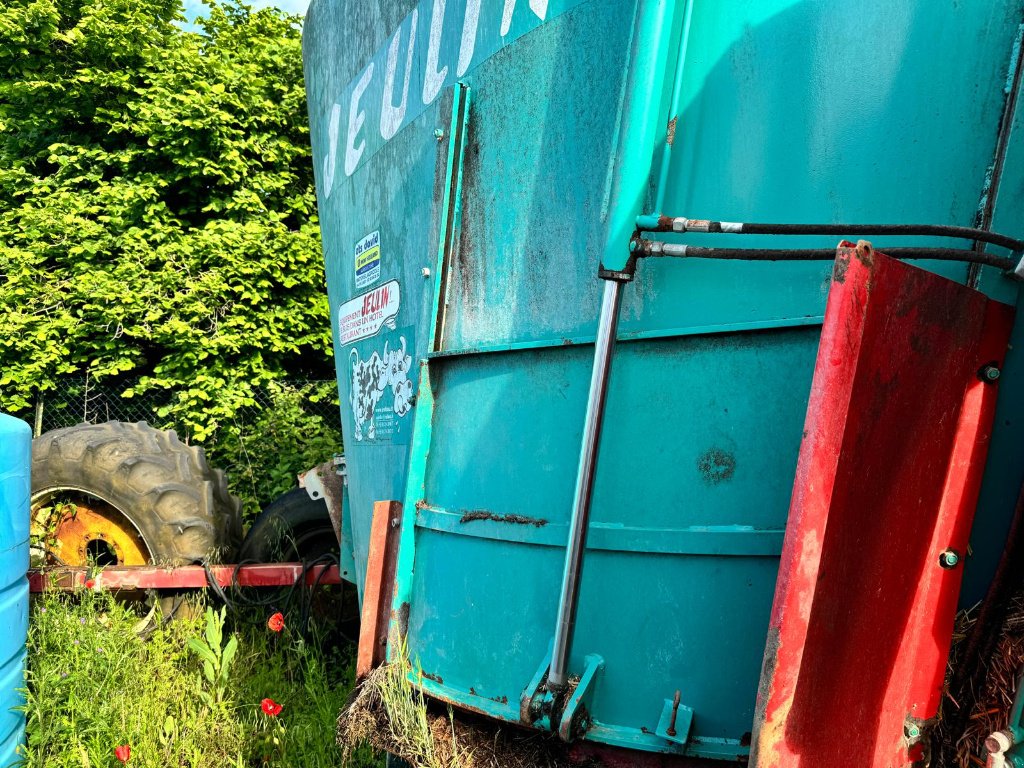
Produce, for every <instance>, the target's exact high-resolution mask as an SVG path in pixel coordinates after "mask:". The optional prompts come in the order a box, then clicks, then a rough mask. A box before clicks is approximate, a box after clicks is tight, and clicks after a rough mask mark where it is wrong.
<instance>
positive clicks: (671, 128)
mask: <svg viewBox="0 0 1024 768" xmlns="http://www.w3.org/2000/svg"><path fill="white" fill-rule="evenodd" d="M678 121H679V118H678V117H673V118H672V119H671V120H669V121H668V136H667V137H666V139H665V140H666V142H667V143H668V145H669V146H670V147H671V146H672V145H673V144H674V143H675V141H676V123H677V122H678Z"/></svg>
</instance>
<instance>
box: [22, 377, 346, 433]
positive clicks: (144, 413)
mask: <svg viewBox="0 0 1024 768" xmlns="http://www.w3.org/2000/svg"><path fill="white" fill-rule="evenodd" d="M334 383H335V382H334V380H333V379H325V380H320V379H289V380H284V381H281V382H279V384H281V385H282V386H285V387H290V388H294V389H304V388H306V387H310V385H312V387H311V388H312V389H313V390H317V389H322V388H324V387H325V385H330V386H332V387H333V386H334ZM125 389H126V387H125V385H124V384H119V385H113V384H108V383H105V382H99V383H97V382H96V381H95V380H92V379H88V378H84V377H83V378H69V379H64V380H62V381H61V382H60V385H59V386H58V388H57V390H56V391H50V392H47V393H46V395H45V396H43V397H41V398H40V399H39V400H37V401H36V407H35V412H34V414H32V415H31V418H33V420H34V427H35V433H36V434H37V435H38V434H41V433H43V432H49V431H50V430H52V429H61V428H63V427H73V426H74V425H76V424H84V423H90V424H97V423H100V422H104V421H128V422H136V421H145V422H147V423H149V424H152V425H153V426H156V427H161V428H173V427H174V425H173V424H171V423H168V420H167V419H166V418H161V417H160V416H159V415H158V413H157V411H158V409H159V408H161V407H163V406H164V405H166V404H167V402H168V401H169V399H170V395H169V394H168V393H166V392H159V391H153V392H147V393H145V394H141V395H135V396H134V397H122V396H121V393H122V392H123V391H124V390H125ZM253 400H254V401H255V403H254V404H253V405H249V406H243V407H241V408H239V409H238V411H236V413H235V420H236V421H237V422H238V423H239V424H247V423H252V422H253V421H255V419H256V418H257V417H258V416H259V415H260V414H261V413H263V412H264V411H266V410H267V409H268V408H271V407H273V405H274V403H273V399H272V397H271V393H270V391H269V390H266V389H258V390H256V391H255V392H253ZM303 410H304V411H306V413H308V414H309V415H311V416H319V417H321V418H323V420H324V421H325V423H327V424H337V423H338V420H339V412H338V400H337V397H336V396H335V397H333V398H322V399H318V400H312V399H308V398H307V399H306V400H305V402H304V403H303Z"/></svg>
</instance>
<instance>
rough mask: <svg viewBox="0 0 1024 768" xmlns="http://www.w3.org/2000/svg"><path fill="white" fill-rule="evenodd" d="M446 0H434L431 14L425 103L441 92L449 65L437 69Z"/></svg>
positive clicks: (424, 79)
mask: <svg viewBox="0 0 1024 768" xmlns="http://www.w3.org/2000/svg"><path fill="white" fill-rule="evenodd" d="M444 6H445V0H434V10H433V12H432V13H431V14H430V43H429V45H428V47H427V71H426V73H425V74H424V76H423V103H424V104H430V103H431V102H432V101H433V100H434V99H435V98H437V94H438V93H440V92H441V86H442V85H444V81H445V78H446V77H448V67H447V66H445V67H441V69H440V71H439V70H438V69H437V60H438V58H439V56H440V53H441V32H442V31H443V29H444Z"/></svg>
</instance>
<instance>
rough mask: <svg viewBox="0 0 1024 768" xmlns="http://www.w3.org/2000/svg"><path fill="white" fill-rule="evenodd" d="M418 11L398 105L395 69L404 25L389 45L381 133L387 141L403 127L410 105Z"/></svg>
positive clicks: (414, 16)
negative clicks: (410, 82)
mask: <svg viewBox="0 0 1024 768" xmlns="http://www.w3.org/2000/svg"><path fill="white" fill-rule="evenodd" d="M417 16H418V14H417V12H416V9H415V8H414V9H413V11H412V24H411V25H410V29H409V47H408V49H407V50H406V54H405V78H404V79H403V81H402V83H403V85H402V100H401V102H400V103H399V104H398V106H397V107H396V106H395V105H394V104H395V71H396V70H397V69H398V44H399V42H400V41H401V38H402V27H399V28H398V31H397V32H395V36H394V37H393V38H391V45H390V46H389V47H388V63H387V69H386V70H385V72H384V100H383V102H381V105H380V135H381V136H383V137H384V140H385V141H387V140H388V139H390V138H391V137H392V136H394V135H395V134H396V133H398V129H399V128H401V127H402V121H403V120H404V119H405V108H406V106H407V105H408V97H409V78H410V75H411V73H412V54H413V47H414V46H415V44H416V19H417Z"/></svg>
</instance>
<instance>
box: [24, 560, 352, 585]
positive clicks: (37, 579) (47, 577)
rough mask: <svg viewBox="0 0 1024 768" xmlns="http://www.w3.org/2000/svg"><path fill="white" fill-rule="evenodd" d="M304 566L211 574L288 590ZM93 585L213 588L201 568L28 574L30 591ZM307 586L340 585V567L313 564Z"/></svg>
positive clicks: (218, 568)
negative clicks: (286, 587)
mask: <svg viewBox="0 0 1024 768" xmlns="http://www.w3.org/2000/svg"><path fill="white" fill-rule="evenodd" d="M302 571H303V565H302V563H266V564H261V565H243V566H241V567H239V568H238V569H237V573H236V566H234V565H211V566H210V572H211V573H212V574H213V577H214V579H215V580H216V581H217V584H219V585H220V586H222V587H233V586H236V587H285V586H291V585H292V584H294V583H295V582H296V581H297V580H298V579H299V577H301V576H302ZM89 580H91V581H92V582H93V585H92V586H93V589H113V590H124V589H200V588H202V587H206V586H208V585H209V582H208V581H207V577H206V571H205V570H204V569H203V567H202V566H201V565H183V566H176V567H159V566H153V565H125V566H111V567H109V568H103V569H101V570H97V569H95V568H44V569H38V568H33V569H31V570H29V572H28V585H29V590H31V591H32V592H42V591H43V590H47V589H58V590H74V589H81V588H82V587H84V586H85V583H86V581H89ZM305 582H306V585H307V586H312V585H313V584H323V585H327V584H340V583H341V575H340V574H339V573H338V566H336V565H313V566H310V567H309V569H308V570H307V571H306V577H305Z"/></svg>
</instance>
